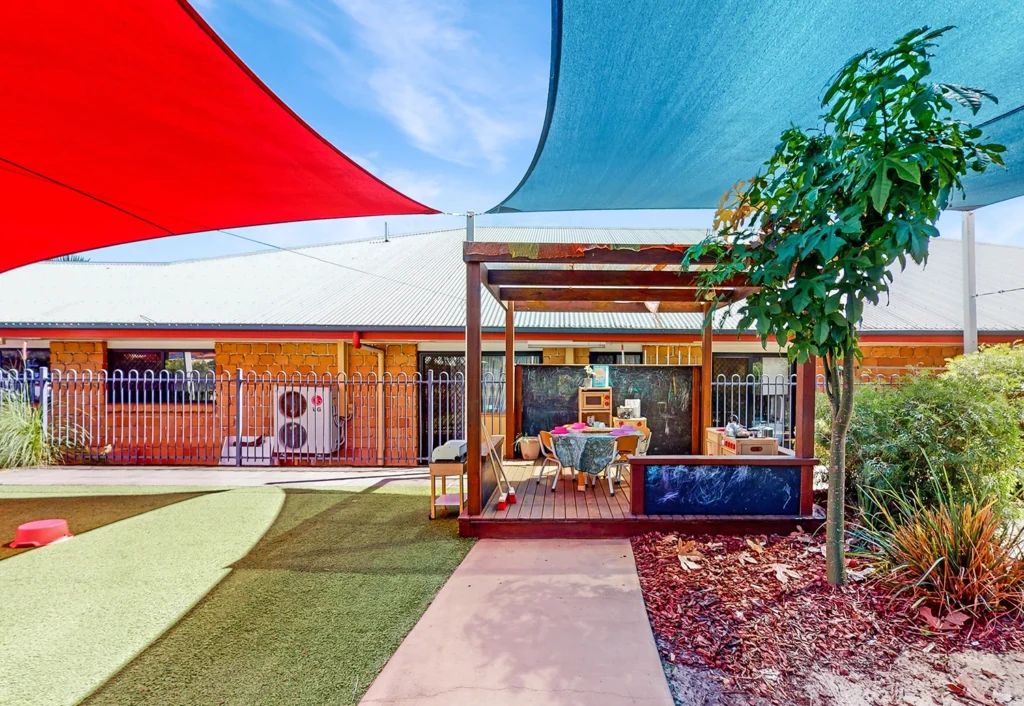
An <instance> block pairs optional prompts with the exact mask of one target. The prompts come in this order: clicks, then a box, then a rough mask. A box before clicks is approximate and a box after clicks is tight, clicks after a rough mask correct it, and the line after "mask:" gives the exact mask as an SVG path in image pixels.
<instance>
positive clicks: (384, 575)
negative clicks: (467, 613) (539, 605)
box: [85, 489, 471, 706]
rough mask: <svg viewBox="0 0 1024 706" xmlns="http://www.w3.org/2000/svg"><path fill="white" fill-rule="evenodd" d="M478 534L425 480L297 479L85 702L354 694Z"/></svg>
mask: <svg viewBox="0 0 1024 706" xmlns="http://www.w3.org/2000/svg"><path fill="white" fill-rule="evenodd" d="M470 546H471V542H470V541H468V540H463V539H460V538H459V537H458V536H457V527H456V523H455V520H454V519H447V520H437V521H434V522H431V521H430V520H428V519H427V500H426V498H425V497H424V495H423V494H421V493H416V494H410V493H409V492H405V493H396V492H386V491H384V490H375V491H364V492H339V491H329V490H305V489H301V490H300V489H287V490H285V499H284V505H283V507H282V508H281V511H280V513H279V514H278V516H277V518H276V520H275V521H274V523H273V525H272V526H271V527H270V529H269V530H268V531H267V532H266V533H265V534H264V535H263V538H262V539H261V540H260V541H259V542H258V543H257V544H256V546H255V547H253V548H252V549H251V550H250V551H249V552H248V554H246V555H245V556H244V557H243V558H241V559H240V560H239V561H237V562H236V563H235V564H234V565H233V566H232V570H231V572H230V573H229V574H228V575H227V576H226V577H225V578H224V579H223V580H222V581H221V582H220V583H219V584H217V585H216V587H215V588H213V590H211V591H210V592H209V593H208V594H207V595H206V596H205V597H204V598H203V599H202V600H201V601H200V602H199V603H198V604H197V605H196V606H195V607H194V608H193V609H192V610H191V611H189V612H188V613H187V614H186V615H185V616H184V617H183V618H182V619H181V620H180V621H178V622H177V624H175V625H174V626H173V627H170V629H169V630H168V631H167V632H166V633H164V634H163V635H162V636H161V637H160V638H159V639H158V640H157V641H156V642H155V643H153V644H152V645H151V646H150V647H149V648H148V649H146V650H145V651H144V652H142V653H141V654H140V655H139V656H138V657H136V658H135V659H134V660H133V661H132V662H131V663H129V664H128V665H127V666H125V667H124V668H123V669H121V670H120V671H119V672H118V673H117V674H116V675H114V676H113V678H112V679H111V680H110V681H108V682H107V683H106V684H105V685H104V686H103V687H102V688H100V689H99V690H98V691H96V692H95V693H94V694H93V695H92V696H91V697H90V698H89V699H88V700H87V701H86V702H85V703H88V704H118V705H119V706H123V705H125V704H328V703H329V704H352V703H356V702H358V700H359V698H360V697H361V696H362V694H363V692H364V691H365V690H366V688H367V687H368V686H369V683H370V682H371V681H372V680H373V678H374V677H375V676H376V675H377V673H378V672H379V671H380V670H381V669H382V668H383V666H384V664H385V662H386V661H387V659H388V658H389V657H390V656H391V654H392V653H393V652H394V651H395V649H396V648H397V647H398V645H399V643H400V642H401V641H402V639H403V638H404V636H405V635H406V634H407V633H408V632H409V630H411V629H412V627H413V625H414V624H415V623H416V621H417V620H418V619H419V618H420V616H421V615H422V614H423V611H424V610H425V609H426V607H427V605H428V604H429V603H430V601H431V600H432V599H433V597H434V595H435V594H436V593H437V591H438V590H439V589H440V588H441V586H442V585H443V584H444V582H445V581H446V580H447V579H448V577H449V576H450V575H451V573H452V572H453V571H454V570H455V568H456V567H457V566H458V565H459V563H460V562H461V561H462V559H463V557H465V555H466V553H467V552H468V551H469V548H470Z"/></svg>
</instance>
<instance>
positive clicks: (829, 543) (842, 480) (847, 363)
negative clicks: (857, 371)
mask: <svg viewBox="0 0 1024 706" xmlns="http://www.w3.org/2000/svg"><path fill="white" fill-rule="evenodd" d="M854 355H855V353H854V350H853V348H852V347H851V348H850V349H848V350H846V351H844V353H843V371H842V373H841V374H839V375H837V376H835V377H838V380H835V379H834V380H833V389H832V394H833V396H834V397H833V399H832V400H831V401H832V410H833V413H832V443H831V446H830V449H829V470H828V510H827V512H826V515H825V552H826V553H825V572H826V576H827V578H828V582H829V583H830V584H832V585H834V586H836V585H842V584H844V583H846V527H845V524H846V523H845V519H846V518H845V511H846V434H847V432H848V431H849V429H850V421H851V418H852V416H853V362H854ZM833 365H834V364H833ZM836 368H838V366H834V367H833V370H836Z"/></svg>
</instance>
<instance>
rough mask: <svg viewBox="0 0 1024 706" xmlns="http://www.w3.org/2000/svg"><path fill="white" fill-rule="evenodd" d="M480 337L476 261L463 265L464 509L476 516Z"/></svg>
mask: <svg viewBox="0 0 1024 706" xmlns="http://www.w3.org/2000/svg"><path fill="white" fill-rule="evenodd" d="M482 346H483V337H482V335H481V320H480V263H478V262H470V263H467V264H466V448H467V450H468V460H467V464H466V473H467V475H468V476H469V478H468V480H469V483H468V485H469V487H468V494H469V499H468V503H467V508H466V509H467V511H468V512H469V514H470V515H479V514H480V513H481V512H482V510H483V503H484V497H483V483H482V480H483V479H482V478H481V466H482V464H481V460H482V459H481V457H480V445H481V442H482V441H483V435H482V432H483V430H482V429H481V426H480V425H481V414H482V409H481V404H482V401H481V399H480V389H481V380H482V377H483V371H482V364H483V362H482V360H481V353H482V350H481V349H482Z"/></svg>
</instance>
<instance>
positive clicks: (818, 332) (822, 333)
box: [814, 320, 828, 343]
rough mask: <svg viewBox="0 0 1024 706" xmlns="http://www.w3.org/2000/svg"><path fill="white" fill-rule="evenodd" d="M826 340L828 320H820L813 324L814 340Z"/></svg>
mask: <svg viewBox="0 0 1024 706" xmlns="http://www.w3.org/2000/svg"><path fill="white" fill-rule="evenodd" d="M827 340H828V321H825V320H822V321H819V322H818V323H816V324H814V342H815V343H824V342H825V341H827Z"/></svg>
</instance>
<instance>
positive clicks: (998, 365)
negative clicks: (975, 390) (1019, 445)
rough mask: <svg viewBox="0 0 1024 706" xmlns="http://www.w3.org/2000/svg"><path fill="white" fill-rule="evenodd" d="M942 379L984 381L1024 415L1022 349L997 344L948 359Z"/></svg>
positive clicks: (1005, 344)
mask: <svg viewBox="0 0 1024 706" xmlns="http://www.w3.org/2000/svg"><path fill="white" fill-rule="evenodd" d="M942 377H945V378H949V377H958V378H964V377H967V378H971V379H975V380H983V381H985V382H987V383H989V384H990V385H992V386H993V387H994V388H995V389H997V390H998V391H999V392H1001V393H1002V394H1004V395H1006V396H1007V397H1008V398H1009V399H1010V401H1011V402H1013V403H1014V404H1015V405H1017V406H1018V407H1019V408H1021V409H1022V411H1024V347H1022V346H1018V345H1011V344H1009V343H1000V344H998V345H995V346H983V347H982V348H981V349H980V350H979V351H978V352H977V353H969V354H967V355H961V356H957V357H956V358H951V359H949V360H948V361H947V362H946V372H944V373H943V374H942Z"/></svg>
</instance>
